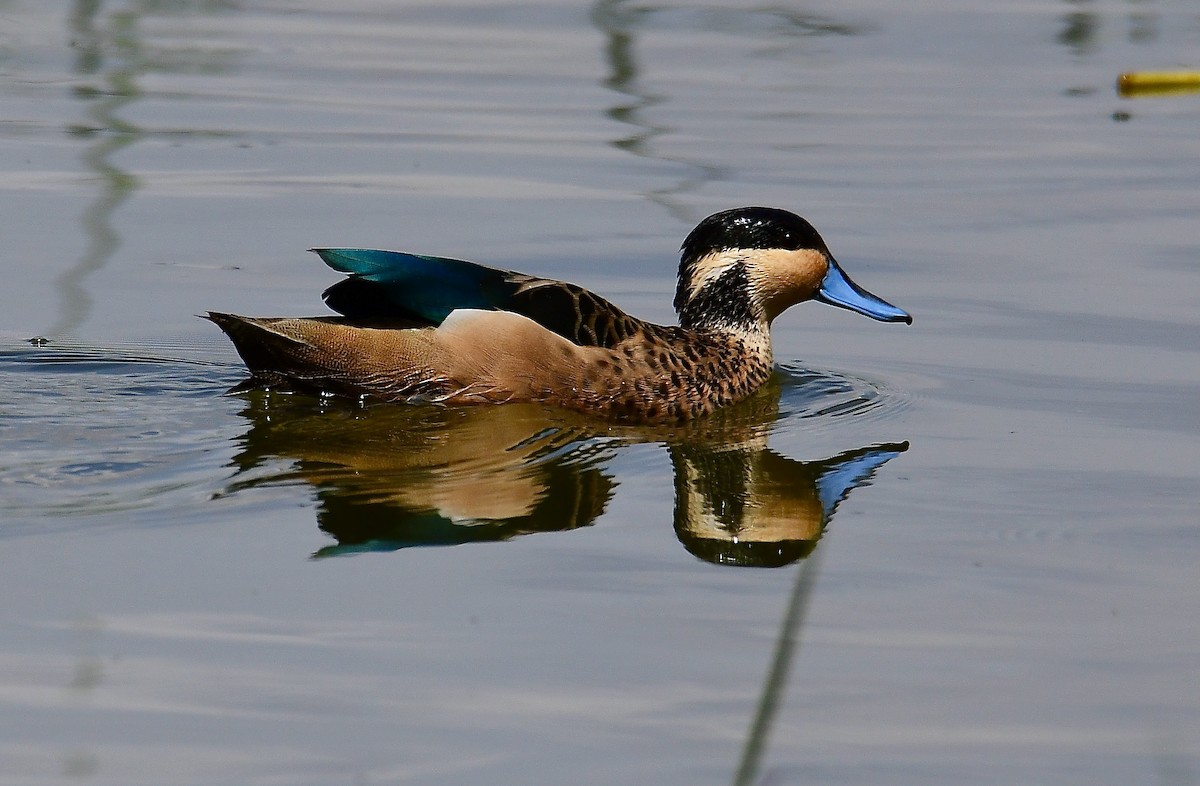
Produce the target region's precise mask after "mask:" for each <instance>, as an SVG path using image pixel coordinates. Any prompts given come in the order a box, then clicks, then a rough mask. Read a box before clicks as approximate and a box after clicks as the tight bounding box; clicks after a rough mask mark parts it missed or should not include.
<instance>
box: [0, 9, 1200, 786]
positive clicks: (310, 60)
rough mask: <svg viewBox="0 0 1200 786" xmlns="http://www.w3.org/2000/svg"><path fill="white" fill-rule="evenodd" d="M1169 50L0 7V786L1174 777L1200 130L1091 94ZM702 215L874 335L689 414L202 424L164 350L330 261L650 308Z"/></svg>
mask: <svg viewBox="0 0 1200 786" xmlns="http://www.w3.org/2000/svg"><path fill="white" fill-rule="evenodd" d="M910 6H911V4H910ZM1198 52H1200V12H1198V11H1196V10H1195V9H1193V8H1192V7H1191V6H1190V5H1189V4H1187V3H1170V2H1162V1H1161V0H1142V1H1141V2H1100V1H1099V0H1097V1H1096V2H1043V3H1032V4H1030V3H1013V2H998V3H983V2H974V3H965V4H964V3H950V2H934V3H926V4H921V5H919V6H915V7H903V8H901V7H899V6H896V5H895V4H893V3H876V2H861V3H852V4H836V3H828V2H817V3H813V4H804V5H794V4H785V5H776V6H754V5H745V4H736V5H734V6H732V7H718V6H715V5H701V4H690V3H666V4H658V5H638V4H632V3H622V2H602V3H597V4H595V5H591V6H588V5H583V4H578V5H577V4H571V3H562V2H547V3H541V4H522V5H506V4H490V3H489V4H480V3H469V2H468V3H460V4H446V3H438V4H429V5H423V6H418V5H412V4H407V3H389V2H372V1H371V0H357V1H355V2H342V3H336V4H325V5H321V4H316V3H296V2H288V3H235V2H199V1H197V2H177V3H169V4H161V3H138V2H126V3H105V2H99V1H97V2H77V3H33V2H13V1H11V0H10V1H9V2H0V106H3V107H4V111H3V113H2V115H0V215H2V216H3V219H2V220H0V239H2V241H3V246H2V247H3V251H2V252H0V274H2V275H3V277H4V282H5V283H4V286H3V288H2V289H0V292H2V293H3V294H2V295H0V511H2V512H0V597H2V598H3V601H0V630H3V631H4V635H3V639H2V640H0V784H32V783H46V784H50V783H55V784H56V783H89V784H210V783H230V784H233V783H236V784H246V783H263V784H266V783H271V784H330V783H347V784H366V783H371V784H383V783H421V784H426V783H429V784H435V783H436V784H458V783H489V784H508V783H511V784H529V783H546V784H556V783H582V784H612V783H663V784H675V783H678V784H696V783H730V782H734V783H736V782H740V783H763V784H766V783H770V784H783V783H796V784H828V783H844V784H864V783H880V784H897V783H913V784H918V783H919V784H929V783H945V784H959V783H989V784H990V783H996V784H1008V783H1020V782H1026V783H1045V784H1096V783H1113V784H1126V783H1162V784H1186V783H1195V782H1197V781H1200V743H1198V740H1200V682H1198V681H1197V678H1196V666H1197V663H1198V662H1200V627H1198V626H1197V625H1196V624H1195V620H1197V619H1200V592H1198V591H1197V590H1198V589H1200V572H1198V571H1197V570H1196V567H1195V566H1196V565H1197V564H1198V562H1200V526H1198V525H1197V518H1196V513H1195V511H1196V507H1197V504H1196V503H1197V491H1196V481H1197V477H1198V476H1200V459H1198V458H1197V453H1198V450H1200V415H1198V410H1197V407H1196V401H1197V399H1198V394H1200V353H1198V348H1200V317H1198V316H1197V314H1198V313H1200V312H1198V310H1197V307H1196V306H1197V292H1200V287H1198V284H1197V275H1198V271H1197V265H1198V264H1200V189H1198V188H1197V183H1200V136H1198V135H1197V133H1196V129H1197V128H1200V95H1197V94H1191V95H1176V96H1170V97H1158V98H1143V99H1137V100H1129V99H1122V98H1119V97H1118V96H1117V95H1116V93H1115V90H1114V87H1113V85H1114V82H1115V80H1116V77H1117V75H1118V74H1119V73H1120V72H1122V71H1125V70H1131V69H1139V68H1141V69H1155V70H1157V69H1175V68H1192V69H1195V68H1200V61H1198V57H1200V55H1198V54H1197V53H1198ZM742 204H768V205H775V206H780V207H786V208H789V209H792V210H795V211H797V212H799V213H801V214H803V215H805V216H806V217H807V218H809V219H810V220H811V221H812V222H813V223H814V224H815V225H816V226H817V227H818V228H819V229H820V230H821V232H822V234H823V235H824V237H825V239H826V240H827V241H828V243H829V244H830V246H831V248H832V250H833V251H834V253H835V254H836V255H837V257H838V259H839V260H840V261H841V263H842V264H843V266H844V267H845V268H846V269H847V270H848V271H849V272H850V274H851V275H852V276H854V277H855V279H856V280H857V281H859V282H860V283H861V284H863V285H864V286H866V287H868V288H869V289H870V290H872V291H873V292H876V293H878V294H879V295H881V296H883V297H884V298H886V299H888V300H889V301H892V302H895V303H896V304H898V305H900V306H902V307H904V308H906V309H908V310H910V311H911V312H912V313H913V314H914V316H915V320H916V321H915V323H914V324H913V325H912V326H911V327H904V326H893V325H881V324H878V323H874V322H871V321H869V320H866V319H862V318H861V317H857V316H855V315H852V314H849V313H847V312H844V311H836V310H833V309H828V308H824V307H822V306H817V305H806V306H802V307H800V308H797V309H796V310H794V311H793V312H790V313H788V314H786V315H785V316H784V317H782V318H781V319H780V320H779V321H778V322H777V323H776V326H775V342H776V343H775V347H776V356H777V359H778V360H779V362H780V364H781V369H780V373H779V374H778V375H777V377H776V380H775V381H774V383H773V385H772V387H771V388H770V389H769V390H768V391H767V392H766V394H765V395H764V396H762V397H759V398H758V399H756V400H755V401H754V402H751V404H750V405H749V406H748V407H746V408H743V409H741V410H739V411H737V412H735V413H732V414H730V415H729V417H727V418H725V419H724V420H720V421H717V422H714V423H711V424H707V425H705V426H703V427H701V428H699V429H698V430H694V431H687V432H678V431H672V430H649V431H646V430H641V431H639V430H630V429H612V430H609V429H606V428H604V427H602V426H597V425H595V424H588V423H586V422H580V421H579V420H577V419H572V418H567V417H563V416H559V415H557V414H555V413H545V412H531V411H520V410H513V411H506V412H504V413H470V414H466V413H444V412H430V411H424V412H411V411H401V412H397V411H394V410H392V409H390V408H384V409H382V410H366V411H362V410H356V409H354V408H348V407H345V406H342V405H339V404H338V403H337V402H321V401H319V400H315V399H305V398H303V397H291V398H286V397H285V398H281V397H278V396H276V397H264V396H257V395H251V396H227V395H224V394H225V391H227V390H228V389H229V388H230V387H232V386H233V385H235V384H236V383H237V382H238V381H239V380H240V379H241V377H242V372H241V370H240V365H239V364H238V362H237V358H236V356H235V354H234V353H233V350H232V348H231V347H230V346H229V345H228V344H227V343H226V341H225V340H224V338H223V337H221V336H220V335H219V333H218V332H217V331H216V329H215V328H214V327H213V326H212V325H210V324H208V323H206V322H203V321H201V320H198V319H195V318H194V317H193V315H194V314H198V313H202V312H203V311H206V310H208V309H219V310H226V311H234V312H239V313H248V314H259V315H282V314H312V313H321V311H322V306H321V303H320V300H319V294H320V292H321V291H322V289H324V288H325V287H326V286H328V285H329V284H330V283H332V282H333V281H334V280H335V279H336V276H335V275H333V274H331V272H330V271H328V270H326V269H324V267H323V266H322V265H321V264H320V262H319V260H317V259H316V258H315V257H314V256H312V255H309V254H305V253H304V249H306V248H309V247H311V246H316V245H360V246H379V247H386V248H400V249H404V250H410V251H416V252H426V253H438V254H444V255H451V256H458V257H464V258H469V259H476V260H479V261H482V262H487V263H490V264H494V265H498V266H506V267H513V268H516V269H520V270H525V271H527V272H531V273H537V274H540V275H545V276H551V277H557V278H564V279H568V280H572V281H575V282H577V283H580V284H583V285H585V286H588V287H590V288H593V289H595V290H597V291H598V292H600V293H602V294H604V295H605V296H606V297H609V298H610V299H612V300H614V301H615V302H617V303H619V304H621V305H622V306H624V307H626V308H627V309H628V310H630V311H631V312H633V313H635V314H638V315H640V316H644V317H647V318H651V319H655V320H658V321H670V320H671V319H672V314H671V309H670V300H671V294H672V292H673V288H674V281H673V274H674V269H675V264H676V260H677V257H676V249H677V248H678V245H679V242H680V240H681V239H682V238H683V236H684V235H685V234H686V233H687V231H688V230H689V229H690V228H691V227H692V226H693V225H694V224H695V223H696V222H697V221H698V220H699V219H701V218H703V217H704V216H705V215H707V214H708V213H711V212H714V211H715V210H719V209H723V208H727V207H731V206H736V205H742ZM35 336H43V337H46V338H47V339H49V343H48V344H46V345H45V346H35V345H33V344H30V343H28V341H27V339H30V338H32V337H35ZM905 443H907V447H905ZM835 479H837V480H841V481H844V482H847V483H849V484H850V485H851V486H853V485H855V483H857V484H858V486H857V488H853V490H851V491H850V492H849V493H848V494H846V495H845V496H844V499H841V501H840V503H838V504H837V506H836V510H835V511H833V512H832V514H830V513H829V510H830V508H831V507H832V504H833V501H834V500H836V499H837V498H838V497H839V496H840V495H838V494H836V493H835V492H834V491H831V490H830V489H831V488H833V486H834V483H835ZM822 494H823V495H824V496H822ZM822 523H824V524H825V525H826V531H825V533H824V536H823V537H821V538H820V540H819V542H816V543H815V544H814V541H813V538H815V537H816V534H817V533H818V532H819V531H820V528H821V525H822ZM735 525H737V526H740V527H742V529H737V528H736V526H735ZM722 527H724V529H722ZM731 527H732V528H733V529H730V528H731ZM735 530H736V531H737V532H738V533H739V538H740V541H739V544H738V545H739V546H741V547H742V548H741V550H738V549H737V548H734V547H733V546H731V545H730V544H729V543H726V542H723V541H721V538H720V537H716V536H721V537H727V536H729V535H730V533H731V532H733V531H735ZM722 533H724V534H723V535H722ZM746 543H750V544H751V545H752V546H753V547H751V548H748V549H747V547H746ZM757 544H767V545H766V546H765V547H764V548H762V549H758V548H757ZM814 546H815V547H814ZM806 554H807V557H805V556H804V555H806ZM697 555H701V556H703V557H704V558H701V557H700V556H697ZM747 555H751V556H753V559H752V558H751V556H747ZM764 555H765V556H764ZM767 557H770V558H771V559H773V560H774V562H776V563H777V562H783V563H786V564H785V565H784V566H783V567H778V568H751V567H744V566H739V565H736V564H731V563H735V562H739V561H741V562H747V561H754V560H761V561H768V560H767V559H766V558H767ZM709 560H714V561H715V562H714V561H709ZM722 562H723V563H724V564H717V563H722ZM764 697H765V700H764Z"/></svg>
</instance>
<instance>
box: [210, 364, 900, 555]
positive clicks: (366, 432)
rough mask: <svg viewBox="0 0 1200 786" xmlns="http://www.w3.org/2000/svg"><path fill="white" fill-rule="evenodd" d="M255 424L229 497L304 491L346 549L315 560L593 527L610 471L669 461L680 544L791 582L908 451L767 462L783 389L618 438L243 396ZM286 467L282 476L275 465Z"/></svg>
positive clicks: (501, 416) (574, 429)
mask: <svg viewBox="0 0 1200 786" xmlns="http://www.w3.org/2000/svg"><path fill="white" fill-rule="evenodd" d="M243 395H244V396H245V401H246V406H245V408H244V410H243V412H242V415H243V416H244V417H245V418H246V419H247V420H248V421H249V422H250V428H249V429H248V431H247V432H246V434H245V435H244V436H243V438H242V440H241V442H242V445H241V450H240V451H239V452H238V454H237V455H236V456H235V458H234V462H235V464H236V466H237V468H238V472H237V475H236V476H235V478H234V480H233V483H232V484H231V488H230V490H231V491H236V490H238V489H242V488H248V487H255V486H263V485H280V484H288V483H296V482H300V483H303V484H306V485H308V486H311V487H312V488H313V489H314V490H315V493H316V498H317V503H318V508H317V519H318V525H319V526H320V528H321V529H322V530H323V531H324V532H326V533H328V534H329V535H330V536H332V537H333V539H334V540H335V541H336V543H335V544H333V545H330V546H327V547H325V548H322V549H320V550H319V551H317V552H316V553H315V554H314V555H313V556H314V557H328V556H335V555H343V554H350V553H357V552H363V551H392V550H397V549H401V548H406V547H410V546H432V545H454V544H462V543H469V542H475V541H497V540H506V539H509V538H513V537H515V536H517V535H525V534H529V533H533V532H550V531H556V530H570V529H577V528H579V527H585V526H589V525H591V524H592V523H593V522H595V520H596V519H597V518H598V517H599V516H600V514H601V513H603V512H604V509H605V507H606V505H607V504H608V502H609V500H610V499H611V498H612V496H613V493H614V490H615V488H616V485H617V481H616V480H615V479H614V477H613V475H612V474H611V473H610V471H609V470H607V469H606V467H605V464H606V463H607V461H608V460H609V459H611V458H613V457H614V456H615V455H616V453H617V452H618V451H619V450H620V449H621V448H622V447H623V446H626V445H629V444H635V443H645V442H658V443H662V444H664V445H665V446H666V448H667V451H668V453H669V455H670V459H671V465H672V468H673V470H674V474H675V531H676V534H677V535H678V537H679V540H680V542H681V543H683V545H684V547H685V548H686V549H687V550H688V551H689V552H691V553H692V554H694V555H696V556H698V557H700V558H702V559H705V560H708V561H710V562H714V563H718V564H728V565H757V566H771V567H774V566H780V565H786V564H789V563H791V562H794V561H796V560H798V559H801V558H803V557H805V556H806V555H807V554H808V553H809V552H810V551H812V549H813V548H814V546H815V545H816V542H817V540H818V539H819V538H820V536H821V533H822V532H823V531H824V529H825V527H826V526H827V525H828V523H829V520H830V517H831V516H832V515H833V512H834V509H835V508H836V506H837V504H838V502H839V501H840V500H841V499H843V498H844V497H845V495H846V494H848V493H849V492H850V490H852V489H853V488H855V487H856V486H858V485H861V484H862V483H863V482H864V481H866V480H867V479H868V478H870V476H871V475H872V473H873V472H874V471H875V470H876V469H877V468H878V467H879V466H880V465H882V464H883V463H884V462H886V461H888V460H889V459H891V458H893V457H894V456H896V455H898V454H899V453H901V452H903V451H904V450H906V449H907V447H908V446H907V443H900V444H888V445H875V446H871V447H865V448H860V449H858V450H853V451H849V452H846V453H842V454H840V455H838V456H834V457H832V458H829V459H826V460H824V461H816V462H804V461H796V460H793V459H789V458H787V457H785V456H782V455H780V454H778V453H776V452H774V451H772V450H770V449H769V448H767V447H766V441H767V434H768V432H769V430H770V427H771V424H772V423H773V422H774V421H775V419H776V418H777V417H778V406H779V387H778V385H774V386H772V387H771V388H769V389H768V390H766V391H764V392H762V393H761V394H759V395H756V396H754V397H752V398H751V399H750V400H749V401H746V402H743V404H742V405H738V406H735V407H732V408H730V409H729V410H728V411H724V412H720V413H718V414H717V415H716V416H714V417H710V418H705V419H702V420H701V421H700V422H697V423H693V424H689V425H687V426H678V427H661V428H633V427H619V428H618V427H609V426H607V425H605V424H597V423H596V422H594V421H590V420H587V419H586V418H582V417H579V416H575V415H573V414H571V413H565V412H562V411H559V410H551V409H547V408H543V407H540V406H537V405H524V404H512V405H505V406H498V407H464V408H441V407H433V406H430V407H418V406H403V407H398V406H377V407H367V408H356V407H352V406H350V405H347V404H346V403H345V402H342V401H336V402H335V401H332V400H317V399H314V398H309V397H304V396H292V395H279V394H274V393H269V392H264V391H247V392H246V393H244V394H243ZM278 459H283V460H285V461H288V462H290V467H289V468H288V469H287V470H284V471H282V472H280V471H278V469H277V460H278Z"/></svg>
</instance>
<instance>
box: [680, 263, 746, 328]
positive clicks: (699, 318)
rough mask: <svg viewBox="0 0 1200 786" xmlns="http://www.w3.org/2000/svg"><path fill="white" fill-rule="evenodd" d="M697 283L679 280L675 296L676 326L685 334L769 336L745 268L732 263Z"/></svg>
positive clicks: (712, 271) (711, 271)
mask: <svg viewBox="0 0 1200 786" xmlns="http://www.w3.org/2000/svg"><path fill="white" fill-rule="evenodd" d="M705 272H706V273H707V275H705V276H704V277H703V278H702V279H701V280H699V281H696V280H687V281H685V280H683V279H681V280H680V282H679V289H678V291H677V292H676V293H675V308H676V310H677V311H678V312H679V324H680V326H681V327H684V328H686V329H688V330H715V331H720V332H729V333H746V334H761V335H769V331H770V322H769V321H768V320H767V317H766V314H765V313H764V311H763V307H762V304H761V303H759V302H757V301H756V300H755V298H754V297H753V294H752V293H753V284H752V283H751V281H750V276H749V275H748V273H747V271H746V265H745V263H743V262H740V261H734V262H731V263H729V264H726V265H724V266H722V267H721V268H719V269H715V270H709V271H705Z"/></svg>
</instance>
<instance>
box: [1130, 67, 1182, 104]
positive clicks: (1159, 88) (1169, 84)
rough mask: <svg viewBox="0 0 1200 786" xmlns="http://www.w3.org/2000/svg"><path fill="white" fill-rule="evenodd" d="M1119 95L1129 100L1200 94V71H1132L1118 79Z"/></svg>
mask: <svg viewBox="0 0 1200 786" xmlns="http://www.w3.org/2000/svg"><path fill="white" fill-rule="evenodd" d="M1117 93H1118V94H1120V95H1122V96H1125V97H1127V98H1133V97H1136V96H1163V95H1178V94H1181V93H1200V71H1130V72H1128V73H1124V74H1121V75H1120V76H1119V77H1117Z"/></svg>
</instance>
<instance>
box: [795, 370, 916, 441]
mask: <svg viewBox="0 0 1200 786" xmlns="http://www.w3.org/2000/svg"><path fill="white" fill-rule="evenodd" d="M777 377H778V378H779V381H780V387H781V393H780V399H779V417H780V420H788V419H792V418H797V419H803V420H805V421H813V420H817V421H821V422H822V423H820V424H816V425H824V426H826V427H834V426H839V425H842V424H845V423H847V422H849V421H850V420H851V419H852V420H853V422H855V423H864V422H874V421H880V420H890V419H892V418H894V417H895V416H896V415H897V414H898V413H900V412H902V411H903V410H905V409H907V408H908V406H909V405H910V399H909V397H908V396H906V395H904V394H903V393H900V392H899V391H896V390H893V389H891V388H890V387H888V386H887V385H885V384H884V383H882V382H879V381H877V380H871V379H867V378H866V377H860V376H855V375H851V374H844V373H840V372H837V371H830V370H826V369H812V368H805V367H801V366H798V365H782V366H780V367H779V372H778V374H777ZM804 427H805V428H806V429H811V428H813V427H814V424H813V423H811V422H806V423H805V424H804Z"/></svg>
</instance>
